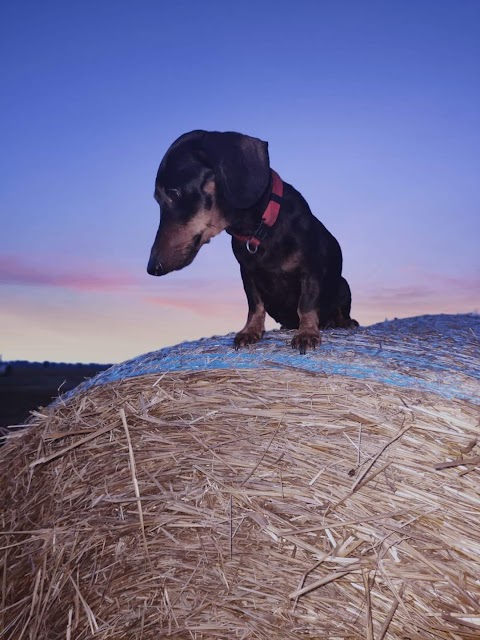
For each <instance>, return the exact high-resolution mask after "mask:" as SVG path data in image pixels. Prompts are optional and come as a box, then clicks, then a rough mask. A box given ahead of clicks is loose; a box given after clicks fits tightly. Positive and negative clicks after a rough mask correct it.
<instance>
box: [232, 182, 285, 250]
mask: <svg viewBox="0 0 480 640" xmlns="http://www.w3.org/2000/svg"><path fill="white" fill-rule="evenodd" d="M282 193H283V184H282V181H281V179H280V177H279V176H278V175H277V174H276V173H274V172H273V171H272V172H271V174H270V180H269V184H268V187H267V188H266V189H265V191H264V192H263V194H262V196H261V198H260V199H259V200H258V202H257V203H256V204H255V205H254V206H253V207H251V208H250V209H247V210H245V209H243V210H237V211H235V212H233V214H232V224H230V225H229V226H228V227H227V229H226V231H227V233H229V234H230V235H232V236H234V237H236V238H237V239H238V240H241V241H247V240H248V239H249V238H250V239H253V238H255V240H254V245H256V246H258V244H260V242H261V241H262V240H263V239H264V238H265V237H266V235H267V232H268V230H269V229H270V228H271V227H272V226H273V225H274V224H275V221H276V218H277V215H278V211H279V208H280V204H279V203H280V200H281V197H282ZM272 200H274V202H272ZM256 232H260V233H261V237H260V235H258V237H257V236H256Z"/></svg>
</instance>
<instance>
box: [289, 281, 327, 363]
mask: <svg viewBox="0 0 480 640" xmlns="http://www.w3.org/2000/svg"><path fill="white" fill-rule="evenodd" d="M319 299H320V285H319V283H318V280H317V279H314V278H311V277H304V278H303V279H302V290H301V293H300V299H299V301H298V308H297V313H298V318H299V326H298V331H297V332H296V333H295V335H294V336H293V339H292V343H291V344H292V349H298V350H299V352H300V353H301V354H302V355H304V354H305V353H307V349H316V348H317V347H318V345H319V344H320V342H321V339H320V331H319V328H318V325H319V320H318V308H319Z"/></svg>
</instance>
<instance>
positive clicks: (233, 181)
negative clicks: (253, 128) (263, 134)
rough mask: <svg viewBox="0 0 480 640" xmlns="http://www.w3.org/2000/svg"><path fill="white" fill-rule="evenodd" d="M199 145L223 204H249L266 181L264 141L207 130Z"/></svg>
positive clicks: (267, 167) (240, 206)
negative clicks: (206, 159)
mask: <svg viewBox="0 0 480 640" xmlns="http://www.w3.org/2000/svg"><path fill="white" fill-rule="evenodd" d="M202 147H203V150H204V152H205V154H206V156H207V158H208V160H209V163H210V164H211V166H212V169H213V170H214V172H215V178H216V183H217V189H218V190H219V192H220V193H219V195H220V197H221V198H222V199H223V200H224V201H225V204H226V205H227V206H228V207H230V208H232V209H248V208H249V207H252V206H253V205H254V204H255V203H256V202H257V201H258V200H259V199H260V197H261V196H262V194H263V192H264V191H265V190H266V188H267V187H268V184H269V181H270V160H269V157H268V143H267V142H264V141H263V140H259V139H258V138H252V137H250V136H245V135H242V134H241V133H235V132H233V131H227V132H225V133H220V132H218V131H211V132H208V133H207V134H206V135H205V136H204V138H203V140H202Z"/></svg>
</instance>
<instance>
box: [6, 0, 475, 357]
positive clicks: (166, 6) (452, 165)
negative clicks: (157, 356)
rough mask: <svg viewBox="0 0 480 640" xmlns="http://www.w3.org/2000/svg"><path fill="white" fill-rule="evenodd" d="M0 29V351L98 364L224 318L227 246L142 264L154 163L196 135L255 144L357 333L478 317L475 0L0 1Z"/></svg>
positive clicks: (153, 222)
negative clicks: (336, 247)
mask: <svg viewBox="0 0 480 640" xmlns="http://www.w3.org/2000/svg"><path fill="white" fill-rule="evenodd" d="M0 24H1V25H2V26H1V37H0V48H1V51H0V53H1V59H2V65H1V67H0V74H1V87H2V99H1V101H0V111H1V119H0V127H1V140H2V154H1V155H0V163H1V167H0V169H1V176H2V179H1V180H0V211H1V230H0V354H2V355H3V357H4V359H17V358H18V359H19V358H26V359H31V360H43V359H49V360H60V361H67V362H68V361H86V362H89V361H96V362H119V361H122V360H124V359H125V358H128V357H133V356H136V355H138V354H140V353H144V352H146V351H151V350H154V349H157V348H160V347H162V346H165V345H168V344H175V343H177V342H180V341H182V340H186V339H193V338H198V337H201V336H210V335H212V334H219V333H226V332H228V331H235V330H238V329H240V328H241V327H242V326H243V324H244V321H245V318H246V302H245V300H244V293H243V288H242V283H241V279H240V274H239V269H238V265H237V263H236V261H235V259H234V257H233V255H232V254H231V250H230V246H229V238H228V237H227V236H226V234H223V235H222V236H219V237H218V238H216V239H215V240H214V241H213V242H212V243H211V244H210V245H208V246H206V247H204V248H203V249H202V251H201V253H200V254H199V256H198V258H197V259H196V260H195V262H194V263H193V264H192V265H191V266H189V267H187V268H186V269H185V270H184V271H181V272H178V273H174V274H170V275H168V276H167V277H165V278H160V279H156V278H152V277H151V276H148V275H147V273H146V270H145V269H146V264H147V260H148V254H149V251H150V246H151V244H152V241H153V237H154V234H155V231H156V227H157V225H158V206H157V205H156V203H155V202H154V200H153V197H152V195H153V184H154V178H155V174H156V171H157V168H158V164H159V162H160V160H161V157H162V156H163V154H164V152H165V151H166V149H167V147H168V146H169V145H170V143H171V142H172V141H173V140H174V139H175V138H176V137H178V136H179V135H180V134H181V133H183V132H185V131H189V130H191V129H197V128H203V129H215V130H220V131H222V130H236V131H241V132H243V133H248V134H250V135H255V136H258V137H260V138H262V139H264V140H268V141H269V144H270V157H271V162H272V166H273V167H274V168H275V169H276V170H277V171H278V172H279V174H280V175H281V176H282V177H283V178H284V179H285V180H286V181H287V182H290V183H292V184H293V185H295V186H296V187H297V188H298V189H299V190H300V191H301V192H302V193H303V195H304V196H305V197H306V198H307V200H308V202H309V204H310V206H311V208H312V210H313V211H314V213H315V214H316V215H317V216H318V217H319V218H320V219H321V220H322V222H323V223H324V224H325V225H326V226H327V227H328V228H329V229H330V231H332V233H334V235H335V236H336V237H337V238H338V240H339V241H340V243H341V245H342V248H343V252H344V265H345V266H344V274H345V276H346V277H347V279H348V280H349V282H350V284H351V287H352V292H353V307H352V315H353V317H355V318H356V319H357V320H359V321H360V322H361V323H362V324H370V323H372V322H376V321H381V320H384V319H385V318H392V317H395V316H397V317H402V316H409V315H417V314H423V313H457V312H465V311H475V310H476V311H479V310H480V258H479V251H478V244H479V237H480V179H479V177H478V176H479V167H480V2H478V0H461V1H459V2H455V1H454V0H448V1H447V0H404V1H402V2H393V1H391V2H390V1H370V0H362V1H361V2H359V1H358V0H329V1H326V0H318V2H313V1H310V2H307V1H301V0H299V1H298V2H295V3H286V2H285V3H282V2H278V0H277V2H273V1H272V2H271V1H270V0H261V1H258V0H256V1H255V2H253V1H251V0H244V1H242V2H237V3H234V2H226V1H225V0H222V1H217V0H212V1H209V0H205V1H204V2H197V1H194V0H190V1H186V0H184V1H182V0H176V1H175V2H170V3H167V2H162V1H161V0H144V1H143V2H140V3H134V2H131V1H128V2H127V1H126V0H115V1H113V0H104V1H102V2H92V1H89V0H87V1H86V2H81V3H61V2H51V1H49V0H45V1H44V2H36V1H35V2H34V1H30V2H27V1H24V0H18V1H17V2H15V3H13V2H12V3H4V4H3V7H2V10H1V15H0ZM268 326H269V327H272V328H273V327H274V326H275V324H274V323H273V321H272V322H270V324H269V325H268Z"/></svg>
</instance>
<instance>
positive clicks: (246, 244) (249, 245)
mask: <svg viewBox="0 0 480 640" xmlns="http://www.w3.org/2000/svg"><path fill="white" fill-rule="evenodd" d="M250 240H251V238H249V239H248V240H247V241H246V243H245V246H246V248H247V251H248V253H251V254H252V255H254V254H255V253H257V251H258V244H254V245H251V244H250ZM252 247H253V248H252Z"/></svg>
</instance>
